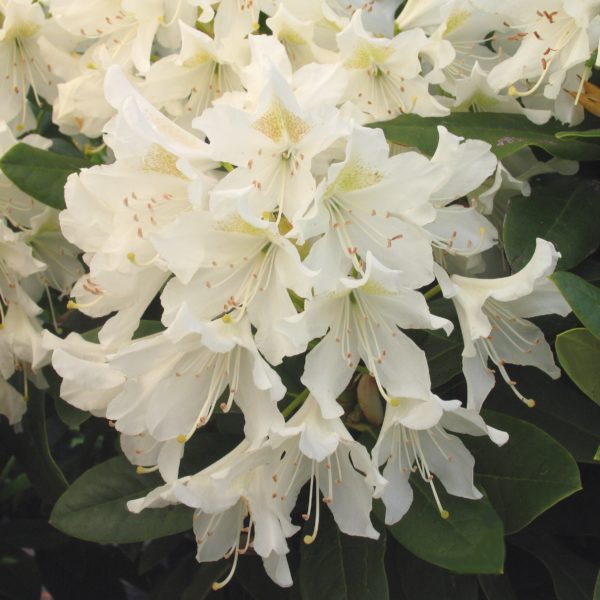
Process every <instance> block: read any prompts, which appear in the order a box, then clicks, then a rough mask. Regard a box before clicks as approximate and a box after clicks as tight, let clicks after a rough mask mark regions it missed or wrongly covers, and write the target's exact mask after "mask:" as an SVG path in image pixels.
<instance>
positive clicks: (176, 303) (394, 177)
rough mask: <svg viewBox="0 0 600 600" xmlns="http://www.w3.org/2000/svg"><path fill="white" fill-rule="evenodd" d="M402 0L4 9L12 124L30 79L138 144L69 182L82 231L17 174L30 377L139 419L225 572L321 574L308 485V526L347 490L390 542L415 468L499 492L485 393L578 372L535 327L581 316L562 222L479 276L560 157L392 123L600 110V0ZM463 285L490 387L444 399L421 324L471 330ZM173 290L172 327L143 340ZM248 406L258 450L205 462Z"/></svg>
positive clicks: (137, 443)
mask: <svg viewBox="0 0 600 600" xmlns="http://www.w3.org/2000/svg"><path fill="white" fill-rule="evenodd" d="M399 4H400V2H399V1H395V0H389V1H387V0H381V1H376V0H371V1H369V2H366V3H361V2H358V1H354V0H353V1H351V2H349V3H344V4H342V3H338V2H337V1H336V0H310V1H307V2H296V1H294V0H280V1H275V0H254V1H253V0H243V1H241V0H221V2H219V1H216V0H215V1H211V0H177V1H176V0H151V1H148V0H145V1H143V2H142V1H140V0H94V1H89V2H86V3H81V2H75V1H74V0H46V1H45V2H31V1H30V0H7V1H6V2H4V3H3V7H2V9H1V11H2V21H0V25H1V29H0V61H1V62H0V64H1V66H2V69H3V71H2V72H3V73H4V78H5V79H6V80H7V81H8V82H9V84H4V85H3V87H2V92H1V93H2V94H3V97H2V101H1V102H0V107H1V108H0V118H2V119H3V120H4V122H5V124H4V125H3V127H4V129H3V131H4V132H5V134H3V135H6V136H8V137H10V136H11V135H12V134H11V131H14V132H20V131H26V130H27V129H29V128H30V126H31V118H32V112H31V108H30V103H29V101H28V100H27V97H28V95H29V97H30V98H32V99H34V100H36V101H38V102H39V101H41V99H42V98H43V99H44V100H45V101H46V102H47V103H49V104H51V105H52V110H53V122H54V123H55V124H56V125H57V126H58V127H59V128H60V131H61V132H63V133H64V134H66V135H72V136H79V137H80V138H82V136H87V137H88V138H94V137H98V136H100V135H101V134H103V135H104V143H105V144H106V152H107V156H108V157H109V160H107V164H100V165H97V166H94V167H91V168H89V169H85V170H83V171H82V172H81V173H79V174H74V175H71V176H70V177H69V179H68V182H67V185H66V187H65V201H66V209H65V210H64V211H62V212H61V213H60V215H59V220H60V231H62V235H63V236H64V238H62V237H60V232H59V230H58V227H57V226H54V225H53V224H54V223H56V222H57V215H56V211H53V209H44V208H43V207H42V205H39V206H38V204H36V203H35V202H34V201H32V200H30V199H28V198H25V197H24V196H22V195H21V194H20V193H18V192H17V191H15V190H13V189H10V190H9V191H5V190H4V189H3V190H2V192H1V193H2V200H1V207H2V215H3V217H4V221H3V222H2V229H1V231H2V242H1V244H2V250H1V252H2V254H1V255H0V265H1V266H2V268H1V269H0V293H1V294H2V303H3V306H8V310H7V311H6V314H3V322H4V329H3V331H2V332H0V340H1V341H2V346H1V347H0V352H1V353H2V354H1V361H2V362H1V365H2V373H3V375H4V376H5V378H8V377H10V376H11V375H12V373H13V371H14V370H15V369H17V368H20V369H22V370H23V371H25V374H26V376H30V377H33V378H34V381H35V383H36V385H42V382H40V381H38V378H41V373H40V371H39V369H40V367H41V366H43V365H44V364H45V362H47V361H48V358H47V357H48V355H49V353H50V352H51V353H52V365H53V367H54V369H55V370H56V371H57V373H58V374H59V375H60V376H61V377H62V385H61V396H62V398H63V399H64V400H66V401H67V402H69V403H70V404H72V405H73V406H75V407H77V408H80V409H82V410H86V411H90V412H91V413H93V414H94V415H96V416H99V417H104V418H106V419H109V420H110V421H111V422H112V423H113V424H114V426H115V428H116V430H117V431H119V432H120V435H121V447H122V449H123V452H124V453H125V455H126V456H127V458H128V459H129V460H130V461H131V462H132V463H133V464H134V465H137V466H138V469H139V471H140V472H148V471H152V470H158V471H160V474H161V475H162V477H163V479H164V481H165V485H164V486H162V487H160V488H157V489H155V490H153V491H152V492H151V493H150V494H148V496H146V497H145V498H142V499H139V500H134V501H131V502H130V503H129V508H130V510H132V511H134V512H137V511H140V510H142V509H145V508H147V507H161V506H166V505H168V504H174V503H181V504H185V505H187V506H190V507H192V508H194V510H195V518H194V532H195V535H196V539H197V543H198V554H197V557H198V560H200V561H212V560H217V559H220V558H222V557H223V556H225V557H230V556H233V568H232V571H231V573H230V575H229V576H228V577H226V578H225V580H224V582H221V583H219V584H217V587H219V586H220V585H221V584H223V583H226V582H227V581H228V580H229V579H230V577H231V575H232V573H233V570H234V569H235V565H236V563H237V560H238V555H239V554H243V553H244V552H245V551H246V550H247V549H248V548H249V547H250V546H252V547H253V548H254V551H255V552H256V553H257V554H258V555H260V556H261V557H262V559H263V562H264V566H265V569H266V571H267V573H268V574H269V575H270V576H271V578H272V579H273V580H275V581H276V582H277V583H279V584H280V585H291V576H290V572H289V569H288V566H287V560H286V554H287V552H288V545H287V541H286V540H287V539H288V538H289V537H290V536H291V535H293V534H294V533H295V532H296V531H297V530H298V525H297V522H294V518H293V515H294V510H295V507H296V504H297V500H298V497H299V494H300V490H301V489H302V488H303V487H304V486H305V484H307V483H308V487H309V492H308V500H307V502H308V504H307V506H305V507H301V508H300V510H301V515H302V517H303V518H304V519H305V520H306V521H310V522H311V523H312V524H313V530H312V531H313V533H311V534H309V535H306V537H305V540H304V541H305V542H306V543H311V542H312V541H313V540H314V539H315V537H316V536H317V535H318V527H319V515H320V511H321V510H322V509H323V507H322V503H324V504H325V505H326V506H327V508H328V509H329V510H331V512H332V514H333V516H334V518H335V521H336V522H337V525H338V526H339V528H340V530H342V531H343V532H345V533H348V534H351V535H358V536H366V537H371V538H376V537H377V536H378V532H377V531H376V530H375V529H374V528H373V525H372V523H371V520H370V512H371V505H372V500H373V498H381V499H382V501H383V503H384V504H385V508H386V516H385V520H386V523H388V524H391V523H395V522H397V521H398V520H399V519H401V518H402V517H403V516H404V514H405V513H406V512H407V510H408V509H409V507H410V504H411V502H412V489H411V486H410V483H409V476H410V474H411V473H415V476H420V477H422V478H423V480H424V481H426V482H427V483H428V485H429V486H430V490H431V494H432V495H433V497H434V499H435V501H436V503H437V505H438V507H439V512H440V515H441V516H442V517H444V518H447V517H448V512H447V511H446V510H445V509H444V506H443V503H442V501H441V500H440V496H439V493H438V491H439V489H440V485H441V486H442V487H443V488H444V489H445V490H446V492H448V493H449V494H453V495H456V496H461V497H464V498H471V499H477V498H480V497H481V493H480V491H479V490H478V489H477V488H476V487H475V485H474V483H473V465H474V459H473V456H472V455H471V454H470V452H469V451H468V450H467V449H466V447H465V446H464V444H463V442H462V441H461V439H460V438H459V437H457V436H456V435H455V434H468V435H479V436H482V435H486V436H489V437H490V438H491V440H492V441H493V442H495V443H496V444H498V445H501V444H503V443H505V442H506V440H507V435H506V434H505V433H504V432H501V431H498V430H495V429H493V428H491V427H489V426H487V425H486V424H485V422H484V421H483V419H482V417H481V416H480V414H479V411H480V409H481V406H482V404H483V403H484V401H485V399H486V397H487V396H488V394H489V392H490V390H491V389H492V387H493V386H494V383H495V380H496V378H495V374H499V375H500V376H501V377H502V378H503V379H504V380H505V381H506V382H507V383H508V384H509V385H510V386H511V388H512V389H513V390H514V393H515V395H516V396H517V397H518V398H519V399H520V400H522V401H524V402H525V403H526V404H529V405H532V404H533V400H531V399H528V398H525V397H524V396H523V395H522V393H521V392H520V391H519V389H518V386H517V384H516V382H514V381H513V380H512V379H511V377H510V375H509V373H508V371H507V369H506V364H507V363H511V364H518V365H531V366H535V367H538V368H539V369H542V370H543V371H545V372H546V373H548V374H549V375H550V376H552V377H557V376H558V374H559V371H558V369H557V367H556V365H555V363H554V359H553V355H552V352H551V350H550V347H549V346H548V344H547V342H546V341H545V339H544V336H543V334H542V332H541V331H540V330H539V329H538V328H537V326H535V325H534V324H533V323H531V322H530V321H528V320H527V319H528V318H529V317H534V316H537V315H540V314H548V313H557V314H563V315H564V314H566V313H567V312H569V310H570V309H569V307H568V305H567V304H566V302H565V301H564V300H563V299H562V297H561V296H560V294H559V293H558V291H557V290H556V289H555V288H554V287H553V284H552V283H551V282H550V281H549V280H548V279H547V276H548V275H549V274H551V273H552V272H553V270H554V268H555V266H556V262H557V260H558V258H559V254H558V253H557V252H556V250H555V249H554V247H553V246H552V244H551V243H549V242H546V241H544V240H541V239H540V240H538V241H537V245H536V249H535V253H534V255H533V257H532V258H531V260H530V262H529V263H528V264H527V265H526V266H525V267H524V268H523V269H522V270H521V271H519V272H518V273H515V274H512V275H509V276H506V277H500V278H495V279H486V278H481V277H474V276H473V275H476V274H478V273H481V272H482V271H481V270H482V269H483V267H484V266H485V259H484V254H485V253H486V252H487V251H490V250H491V251H492V252H493V249H494V248H495V247H496V246H497V244H498V232H497V230H496V228H495V226H494V225H493V223H492V221H493V219H492V218H491V215H492V212H493V207H494V195H495V194H496V193H497V192H498V190H501V189H504V188H516V189H520V190H521V191H522V192H523V193H525V194H526V193H527V191H528V185H527V181H526V178H527V175H526V174H524V172H525V171H527V170H529V171H530V172H532V170H533V169H534V168H535V160H534V159H533V155H531V153H529V154H527V152H528V151H523V153H521V155H520V159H521V160H520V163H519V164H520V165H526V168H525V167H523V168H521V169H520V170H519V169H518V167H516V166H515V167H514V168H515V170H514V171H513V174H512V175H511V173H510V172H509V171H508V170H507V169H506V167H505V166H503V165H502V164H500V163H499V162H498V160H497V159H496V157H495V155H494V154H493V153H492V152H491V149H490V146H489V144H487V143H485V142H482V141H477V140H464V139H462V138H460V137H457V136H455V135H453V134H452V133H450V132H449V131H448V130H446V129H445V128H444V127H439V128H438V133H439V141H438V145H437V149H436V151H435V153H434V154H433V156H431V157H427V156H425V155H423V154H421V153H419V152H417V151H414V150H412V149H410V148H393V149H392V150H390V147H389V145H388V143H387V141H386V139H385V137H384V135H383V132H382V131H381V130H380V129H377V128H375V127H370V126H369V125H370V124H372V123H374V122H376V121H381V120H387V119H391V118H394V117H397V116H398V115H402V114H407V113H412V114H416V115H420V116H424V117H428V116H443V115H447V114H449V113H450V112H451V111H467V110H482V111H488V112H504V113H507V112H508V113H510V112H518V113H522V114H524V115H526V116H527V117H528V118H529V119H531V120H532V121H534V122H536V123H542V122H545V121H546V120H548V119H549V118H550V117H551V116H554V117H556V118H558V119H560V120H562V121H564V122H567V123H571V124H573V123H576V122H578V121H579V120H580V119H581V118H582V112H581V111H582V109H581V107H580V106H579V104H578V102H577V100H578V98H577V96H578V95H579V94H580V93H581V89H582V85H583V83H584V82H585V81H586V80H587V78H588V77H589V75H590V72H591V68H590V65H591V64H593V61H594V60H596V61H597V60H598V59H597V58H594V53H595V52H597V50H596V49H597V46H598V42H599V37H600V27H599V25H600V1H597V0H594V1H589V0H580V1H569V2H567V1H566V0H565V1H563V0H544V1H541V0H535V1H533V2H528V3H519V2H503V3H501V4H500V5H499V4H498V3H493V2H489V1H488V0H408V2H406V4H405V5H404V6H403V7H402V9H401V10H398V7H399ZM499 6H501V8H499ZM394 15H397V17H396V19H395V21H394ZM264 17H266V19H265V18H264ZM259 22H263V24H262V25H260V26H259ZM267 32H269V34H267ZM100 90H103V91H104V93H101V92H100ZM574 96H575V101H574V98H573V97H574ZM11 139H12V138H11ZM2 143H3V144H4V142H2ZM12 143H14V139H12V141H10V142H8V143H7V144H8V145H4V146H3V150H6V149H7V148H8V146H9V145H11V144H12ZM30 143H32V144H34V143H35V144H38V145H39V144H44V143H45V142H44V140H43V139H38V138H35V139H32V140H31V141H30ZM517 162H518V161H517ZM531 165H533V166H531ZM563 166H564V165H563ZM540 168H547V167H546V166H545V167H540ZM513 175H519V176H520V178H517V177H515V176H513ZM2 185H7V184H2ZM5 198H8V200H6V199H5ZM54 233H56V237H54ZM65 239H66V241H65ZM74 247H76V248H78V249H79V250H80V251H81V252H83V262H84V263H85V272H83V271H82V270H81V269H80V267H79V265H78V263H77V261H76V259H75V256H76V253H75V250H74ZM56 257H59V258H56ZM73 261H75V262H73ZM78 270H79V271H78ZM32 277H37V278H38V279H37V280H36V281H37V282H38V283H37V285H29V282H30V280H31V278H32ZM436 282H437V285H439V287H440V288H441V290H442V292H443V294H444V296H445V297H446V298H450V299H451V300H452V302H453V303H454V306H455V308H456V312H457V315H458V321H459V324H460V329H461V333H462V337H463V340H464V351H463V366H464V374H465V378H466V381H467V389H468V397H467V402H466V406H463V405H462V403H461V402H460V401H459V400H454V399H450V400H442V399H441V398H439V397H438V396H436V395H435V394H434V393H433V392H432V391H431V380H430V374H429V369H428V365H427V360H426V356H425V353H424V352H423V350H422V349H421V348H420V347H419V346H418V345H417V344H416V343H415V341H413V338H412V337H411V336H410V335H408V333H407V332H410V330H415V329H425V330H442V331H443V332H445V333H444V334H449V333H450V332H451V330H452V327H453V324H452V323H451V322H450V321H448V320H447V319H445V318H442V317H440V316H437V315H435V314H432V312H431V311H430V308H429V305H428V303H427V300H426V296H425V294H424V290H426V289H431V288H432V286H435V285H436ZM44 286H46V287H48V286H51V287H54V288H56V289H58V290H60V291H61V292H62V293H69V295H70V296H71V297H72V298H73V299H72V300H71V301H70V302H69V308H72V309H79V310H80V311H81V312H82V313H84V314H85V315H88V316H90V317H94V318H104V317H106V318H107V319H106V320H105V322H104V324H103V326H102V327H101V329H100V331H99V333H98V342H97V343H94V342H90V341H88V340H86V339H84V338H83V337H82V336H80V335H79V334H77V333H70V334H69V335H68V336H67V337H65V338H61V337H58V336H57V335H54V334H52V333H50V332H48V331H46V332H44V333H43V335H42V333H41V329H42V327H41V324H40V320H39V316H38V314H39V312H40V309H39V308H38V307H37V305H36V299H37V298H38V297H39V294H41V293H42V291H43V289H44ZM434 289H435V288H434ZM156 298H159V300H160V305H161V307H162V308H161V314H162V318H161V321H162V327H163V328H162V330H161V331H158V332H156V333H153V334H151V335H146V336H143V337H135V335H134V334H135V333H136V331H137V330H138V328H139V326H140V320H141V319H142V317H143V316H144V314H145V313H146V312H147V310H148V307H149V306H150V304H151V303H152V302H153V301H155V299H156ZM442 335H443V334H442ZM297 355H305V361H304V367H303V371H302V373H301V374H299V377H298V379H299V381H300V382H301V384H302V385H303V386H304V388H305V392H304V393H301V394H300V395H298V396H297V397H296V398H295V399H294V400H293V401H292V404H290V405H289V406H288V408H289V410H288V409H286V410H285V411H283V412H282V411H281V410H280V408H279V407H278V403H279V402H280V401H282V400H284V398H286V396H288V395H289V392H288V390H287V389H286V385H284V383H283V382H282V379H281V369H279V370H278V367H279V365H281V363H282V361H284V360H285V359H287V358H288V357H293V356H297ZM357 378H359V379H360V381H361V384H359V388H360V389H359V394H360V393H361V389H363V388H365V387H368V386H371V391H372V392H374V393H375V396H376V400H377V402H381V403H382V404H381V406H385V414H384V415H382V418H381V419H380V421H379V423H378V424H380V425H381V428H380V432H379V435H378V438H377V441H376V443H375V446H374V447H373V449H372V451H371V452H370V453H369V452H368V451H367V449H366V448H365V446H363V445H362V444H361V443H359V442H358V441H356V440H355V439H354V438H353V436H352V435H351V434H350V432H349V431H348V429H347V422H346V419H345V412H344V408H343V407H342V404H341V403H340V402H339V401H338V399H339V397H340V396H341V395H342V394H343V392H344V391H345V390H346V389H347V388H348V387H349V386H354V384H355V383H356V380H357ZM3 386H4V387H3V390H2V396H1V398H0V412H2V413H3V414H8V415H9V418H10V420H11V422H16V421H18V419H19V418H20V416H21V415H22V414H23V412H24V406H25V405H24V402H22V399H21V398H20V397H19V398H17V396H18V394H17V392H15V391H14V390H13V389H12V388H7V391H5V389H4V388H6V387H7V384H5V383H4V382H3ZM15 394H16V395H15ZM284 404H285V401H284ZM297 407H300V408H299V409H298V410H297V411H296V412H295V413H294V414H293V416H291V418H289V419H288V420H287V421H286V419H285V417H288V416H289V414H291V413H292V409H294V408H297ZM237 410H239V411H241V412H242V413H243V417H244V423H245V425H244V434H245V439H244V441H243V442H242V443H241V444H240V445H239V446H237V447H236V448H235V449H234V450H233V451H231V452H230V453H229V454H227V455H225V456H224V457H222V458H221V459H220V460H219V461H218V462H216V463H214V464H212V465H210V466H209V467H207V468H206V469H204V470H202V471H201V472H199V473H197V474H195V475H191V476H186V477H183V478H181V477H179V465H180V461H181V458H182V456H183V454H184V452H185V445H186V443H187V442H188V440H190V438H191V437H192V436H193V435H202V432H199V433H196V432H197V431H198V430H199V429H202V427H203V426H204V425H206V424H207V423H208V422H209V421H210V420H211V418H212V416H213V415H214V414H215V413H217V412H220V413H227V412H229V411H237ZM284 415H285V417H284ZM438 480H439V484H438V483H437V481H438Z"/></svg>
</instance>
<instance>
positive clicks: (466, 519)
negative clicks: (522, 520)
mask: <svg viewBox="0 0 600 600" xmlns="http://www.w3.org/2000/svg"><path fill="white" fill-rule="evenodd" d="M411 484H412V486H413V490H414V500H413V503H412V506H411V507H410V509H409V511H408V513H406V515H405V516H404V517H403V518H402V519H401V520H400V521H399V522H398V523H396V524H395V525H392V526H389V527H388V531H389V532H390V534H391V535H393V536H394V537H395V538H396V540H398V541H399V542H400V543H401V544H402V545H403V546H404V547H405V548H407V549H408V550H410V551H411V552H412V553H413V554H415V555H416V556H418V557H419V558H422V559H423V560H425V561H427V562H430V563H433V564H434V565H437V566H439V567H443V568H445V569H449V570H451V571H455V572H456V573H500V572H501V571H502V568H503V565H504V530H503V527H502V521H501V520H500V517H499V516H498V514H497V513H496V512H495V511H494V509H493V507H492V505H491V503H490V502H489V500H488V499H487V498H482V499H481V500H465V499H464V498H457V497H456V496H450V495H448V494H446V493H445V492H444V490H443V489H442V486H441V485H438V486H437V491H438V494H439V495H440V499H441V502H442V505H443V506H444V508H445V509H446V510H447V511H448V512H449V513H450V516H449V517H448V518H447V519H443V518H442V517H441V516H440V513H439V511H438V508H437V505H436V503H435V500H434V498H433V494H432V493H431V489H430V487H429V485H428V484H426V483H424V482H423V481H422V480H421V479H420V478H419V477H417V476H414V477H411ZM375 512H376V514H377V515H378V516H379V517H381V518H382V519H383V515H384V509H383V505H382V504H379V503H376V505H375Z"/></svg>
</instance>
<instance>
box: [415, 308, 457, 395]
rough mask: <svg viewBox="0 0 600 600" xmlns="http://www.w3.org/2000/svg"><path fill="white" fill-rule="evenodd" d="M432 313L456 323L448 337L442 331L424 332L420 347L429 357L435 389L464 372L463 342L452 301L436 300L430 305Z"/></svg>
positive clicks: (430, 372) (432, 383)
mask: <svg viewBox="0 0 600 600" xmlns="http://www.w3.org/2000/svg"><path fill="white" fill-rule="evenodd" d="M429 308H430V310H431V313H432V314H434V315H436V316H438V317H444V318H446V319H449V320H451V321H454V322H455V327H454V330H453V331H452V333H451V334H450V335H446V334H445V333H444V331H442V330H436V331H424V332H423V334H424V335H423V337H422V338H421V339H419V346H420V348H421V349H422V350H423V351H424V352H425V354H426V355H427V364H428V365H429V374H430V376H431V386H432V387H433V388H434V389H435V388H437V387H439V386H441V385H443V384H445V383H447V382H448V381H450V380H451V379H453V378H454V377H456V376H457V375H458V374H460V373H461V372H462V351H463V347H464V346H463V342H462V337H461V335H460V329H459V327H458V323H457V322H456V312H455V310H454V306H453V304H452V302H451V301H450V300H444V299H436V300H434V301H433V302H431V303H430V304H429Z"/></svg>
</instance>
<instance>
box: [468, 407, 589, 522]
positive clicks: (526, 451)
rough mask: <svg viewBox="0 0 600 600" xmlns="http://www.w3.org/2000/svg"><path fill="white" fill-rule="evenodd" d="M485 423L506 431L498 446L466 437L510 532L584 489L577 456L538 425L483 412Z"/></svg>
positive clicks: (480, 476) (479, 472) (479, 476)
mask: <svg viewBox="0 0 600 600" xmlns="http://www.w3.org/2000/svg"><path fill="white" fill-rule="evenodd" d="M484 419H485V421H486V423H488V424H489V425H492V426H493V427H496V428H497V429H501V430H503V431H507V432H508V434H509V436H510V438H509V440H508V442H507V443H506V444H505V445H504V446H502V447H501V448H498V447H497V446H496V445H495V444H493V443H492V442H490V441H489V439H487V438H474V437H471V436H465V437H464V441H465V443H466V444H467V446H468V447H469V449H470V450H471V451H472V453H473V455H474V456H475V473H476V475H477V481H478V482H480V483H481V484H482V485H483V486H484V488H485V490H486V492H487V495H488V497H489V499H490V502H491V503H492V504H493V505H494V508H495V509H496V511H497V512H498V514H499V515H500V517H501V518H502V521H503V523H504V528H505V531H506V533H514V532H515V531H519V530H520V529H522V528H523V527H525V526H526V525H528V524H529V523H530V522H531V521H533V519H535V518H536V517H537V516H539V515H540V514H542V513H543V512H544V511H546V510H547V509H548V508H550V507H551V506H553V505H554V504H556V503H557V502H559V501H560V500H562V499H563V498H566V497H567V496H570V495H571V494H573V493H574V492H576V491H577V490H580V489H581V480H580V478H579V469H578V468H577V463H576V462H575V460H574V459H573V457H572V456H571V455H570V454H569V453H568V452H567V451H566V450H565V449H564V448H563V447H562V446H561V445H560V444H559V443H558V442H556V440H554V439H553V438H552V437H550V436H549V435H548V434H547V433H545V432H544V431H542V430H541V429H538V428H537V427H535V426H533V425H531V424H530V423H527V422H525V421H521V420H519V419H515V418H514V417H509V416H507V415H504V414H501V413H495V412H491V411H484Z"/></svg>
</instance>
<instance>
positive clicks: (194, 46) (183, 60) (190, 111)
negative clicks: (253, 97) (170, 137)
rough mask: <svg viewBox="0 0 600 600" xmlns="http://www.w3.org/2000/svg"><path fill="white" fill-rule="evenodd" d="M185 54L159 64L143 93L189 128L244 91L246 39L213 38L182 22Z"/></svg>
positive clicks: (151, 70)
mask: <svg viewBox="0 0 600 600" xmlns="http://www.w3.org/2000/svg"><path fill="white" fill-rule="evenodd" d="M179 26H180V28H181V39H182V44H181V51H180V52H179V54H170V55H169V56H166V57H164V58H162V59H161V60H159V61H157V62H155V63H154V64H153V65H152V66H151V67H150V70H149V71H148V73H147V74H146V80H145V83H144V84H143V86H142V92H143V94H144V96H145V97H146V98H148V100H150V101H151V102H152V103H153V104H155V105H157V106H161V107H165V110H166V111H167V112H168V113H169V114H171V115H172V116H173V117H174V120H175V122H176V123H178V124H180V125H181V126H182V127H185V128H186V129H189V127H190V125H191V122H192V119H194V118H195V117H197V116H199V115H201V114H202V113H203V112H204V109H205V108H207V107H209V106H211V105H212V102H213V100H215V99H216V98H219V97H220V96H222V95H223V94H225V93H227V92H231V91H234V90H241V89H242V84H241V81H240V77H239V69H240V67H241V65H242V63H244V62H245V61H246V56H245V55H246V52H245V50H246V45H245V44H244V43H243V42H244V40H243V39H242V38H239V39H234V38H232V37H231V36H229V37H227V38H226V39H212V38H211V37H209V36H208V35H206V34H205V33H202V32H201V31H198V30H197V29H193V28H192V27H190V26H188V25H186V24H185V23H182V22H180V23H179Z"/></svg>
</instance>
